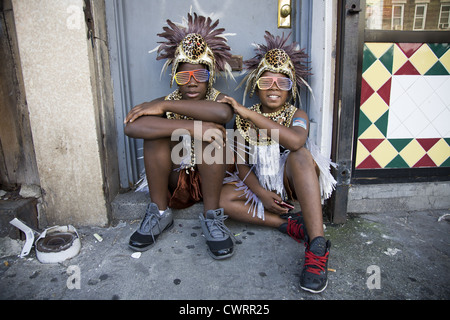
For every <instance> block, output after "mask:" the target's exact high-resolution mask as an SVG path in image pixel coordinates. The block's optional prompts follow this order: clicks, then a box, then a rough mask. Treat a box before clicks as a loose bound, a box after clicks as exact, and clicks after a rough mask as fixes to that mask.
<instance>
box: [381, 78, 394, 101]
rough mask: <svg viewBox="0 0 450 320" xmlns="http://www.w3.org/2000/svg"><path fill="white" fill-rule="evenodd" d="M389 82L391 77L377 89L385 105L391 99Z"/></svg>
mask: <svg viewBox="0 0 450 320" xmlns="http://www.w3.org/2000/svg"><path fill="white" fill-rule="evenodd" d="M391 82H392V78H389V80H388V81H386V83H385V84H383V86H382V87H381V88H380V89H378V91H377V93H378V94H379V95H380V97H381V99H383V100H384V102H386V104H387V105H389V102H390V100H391Z"/></svg>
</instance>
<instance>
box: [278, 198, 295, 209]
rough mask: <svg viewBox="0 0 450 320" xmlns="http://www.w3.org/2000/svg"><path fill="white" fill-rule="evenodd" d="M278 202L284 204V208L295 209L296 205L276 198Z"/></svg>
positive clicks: (280, 204)
mask: <svg viewBox="0 0 450 320" xmlns="http://www.w3.org/2000/svg"><path fill="white" fill-rule="evenodd" d="M274 201H275V203H276V204H278V205H279V206H282V207H283V208H288V209H294V206H293V205H292V204H290V203H287V202H284V201H281V202H280V201H278V200H274Z"/></svg>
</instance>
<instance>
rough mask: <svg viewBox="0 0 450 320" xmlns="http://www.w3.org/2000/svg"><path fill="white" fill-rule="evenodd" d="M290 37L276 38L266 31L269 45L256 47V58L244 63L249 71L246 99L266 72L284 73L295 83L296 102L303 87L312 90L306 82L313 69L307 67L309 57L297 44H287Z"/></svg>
mask: <svg viewBox="0 0 450 320" xmlns="http://www.w3.org/2000/svg"><path fill="white" fill-rule="evenodd" d="M290 35H291V33H289V34H288V36H287V37H284V33H283V36H282V37H280V36H276V37H275V36H273V35H272V34H271V33H270V32H269V31H266V34H265V35H264V38H265V39H266V43H267V45H263V44H259V45H255V46H256V49H255V52H256V56H255V57H253V58H252V59H250V60H246V61H245V62H244V65H245V68H246V69H247V70H248V71H249V73H248V74H247V76H246V77H245V78H244V79H243V83H244V82H245V83H246V86H245V91H244V98H245V95H246V94H247V92H249V91H250V97H252V96H253V93H254V92H255V88H256V81H258V79H259V78H260V77H261V75H262V74H263V73H264V72H265V71H271V72H275V73H282V74H285V75H287V76H288V77H289V78H290V79H291V81H292V82H293V86H292V97H293V98H294V101H295V100H296V98H297V96H298V97H299V98H300V91H299V89H300V87H301V86H306V87H307V88H308V89H309V90H311V87H310V86H309V84H308V83H307V82H306V80H305V79H306V77H307V76H308V75H310V74H311V73H310V70H311V69H309V68H308V67H307V66H306V64H307V59H308V55H307V54H306V53H305V50H304V49H300V45H299V44H298V43H297V42H293V43H291V44H289V45H287V44H286V42H287V40H288V39H289V37H290Z"/></svg>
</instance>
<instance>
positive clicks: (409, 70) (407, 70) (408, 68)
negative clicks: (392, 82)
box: [395, 60, 420, 76]
mask: <svg viewBox="0 0 450 320" xmlns="http://www.w3.org/2000/svg"><path fill="white" fill-rule="evenodd" d="M395 75H396V76H404V75H408V76H414V75H417V76H419V75H420V72H419V71H417V69H416V68H415V67H414V66H413V65H412V63H411V62H410V61H409V60H408V61H406V62H405V64H404V65H403V66H402V67H401V68H400V69H398V70H397V72H396V73H395Z"/></svg>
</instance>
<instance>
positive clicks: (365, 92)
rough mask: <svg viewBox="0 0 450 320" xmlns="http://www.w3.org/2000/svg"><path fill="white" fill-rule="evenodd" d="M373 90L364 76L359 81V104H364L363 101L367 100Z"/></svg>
mask: <svg viewBox="0 0 450 320" xmlns="http://www.w3.org/2000/svg"><path fill="white" fill-rule="evenodd" d="M374 92H375V91H374V90H373V89H372V87H371V86H370V85H369V84H368V83H367V81H366V80H364V78H363V79H362V81H361V104H360V105H361V106H362V105H363V104H364V102H366V101H367V99H369V98H370V96H371V95H372V94H373V93H374Z"/></svg>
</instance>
